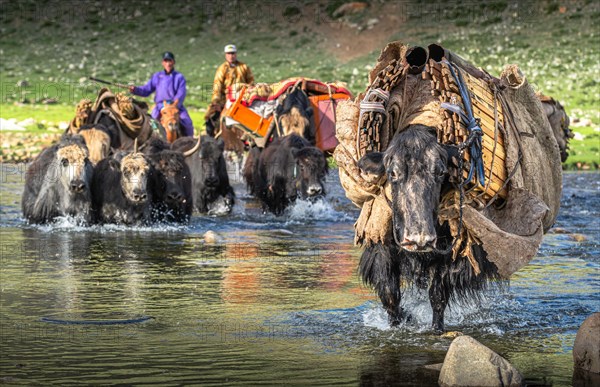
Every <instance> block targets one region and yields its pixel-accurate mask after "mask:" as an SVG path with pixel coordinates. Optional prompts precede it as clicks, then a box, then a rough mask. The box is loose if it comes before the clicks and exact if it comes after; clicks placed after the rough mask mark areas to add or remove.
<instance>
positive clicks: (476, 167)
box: [440, 60, 485, 187]
mask: <svg viewBox="0 0 600 387" xmlns="http://www.w3.org/2000/svg"><path fill="white" fill-rule="evenodd" d="M442 63H444V64H446V65H447V66H448V69H449V70H450V74H451V75H452V77H453V78H454V80H455V81H456V83H457V85H458V88H459V91H460V96H461V98H462V100H463V107H461V106H459V105H458V104H452V103H448V102H443V103H442V104H441V105H440V106H441V107H442V108H444V109H446V110H449V111H451V112H452V113H456V114H457V115H458V116H459V117H460V120H461V122H462V123H463V125H464V126H465V127H466V128H467V130H468V132H469V135H468V138H467V140H465V141H464V142H462V143H460V144H458V148H459V150H462V149H467V148H468V149H469V155H470V158H471V162H470V168H469V174H468V176H467V178H466V179H465V180H464V181H463V182H462V183H461V184H462V185H464V184H467V183H469V182H470V181H471V180H472V178H473V175H475V178H476V179H477V182H478V183H479V184H480V185H481V186H482V187H485V169H484V166H483V150H482V143H481V141H482V137H483V130H482V129H481V124H480V122H479V119H478V118H475V116H474V115H473V106H472V104H471V96H470V94H469V90H468V89H467V87H466V86H465V83H464V80H463V78H462V74H461V72H460V70H459V69H458V67H457V66H456V65H455V64H454V63H451V62H448V61H447V60H443V61H442ZM460 173H462V172H459V174H460Z"/></svg>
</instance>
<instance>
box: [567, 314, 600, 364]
mask: <svg viewBox="0 0 600 387" xmlns="http://www.w3.org/2000/svg"><path fill="white" fill-rule="evenodd" d="M573 361H574V362H575V368H576V369H581V370H584V371H589V372H593V373H596V374H600V312H597V313H594V314H592V315H591V316H590V317H588V318H586V319H585V321H584V322H583V324H581V327H579V330H578V331H577V336H575V343H574V344H573Z"/></svg>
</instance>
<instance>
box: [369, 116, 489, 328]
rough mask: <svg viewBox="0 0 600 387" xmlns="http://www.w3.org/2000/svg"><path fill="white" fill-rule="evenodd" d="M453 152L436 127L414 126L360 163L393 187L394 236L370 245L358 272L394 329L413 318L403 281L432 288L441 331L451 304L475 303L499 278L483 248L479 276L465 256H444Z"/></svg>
mask: <svg viewBox="0 0 600 387" xmlns="http://www.w3.org/2000/svg"><path fill="white" fill-rule="evenodd" d="M449 152H453V153H454V152H456V148H453V147H442V146H441V145H439V144H438V142H437V139H436V134H435V129H434V128H432V127H428V126H423V125H411V126H409V127H408V128H407V129H405V130H403V131H401V132H399V133H398V134H396V135H395V136H394V138H393V139H392V141H391V143H390V145H389V147H388V149H387V150H386V151H385V153H379V152H373V153H369V154H367V155H366V156H364V157H363V158H362V159H360V161H359V164H358V165H359V168H360V169H361V170H362V171H363V172H367V173H372V174H375V175H380V176H383V175H384V174H385V175H386V176H387V180H388V181H389V183H390V185H391V193H392V200H391V203H390V205H391V207H392V211H393V228H392V234H393V235H392V236H390V240H389V241H387V242H386V243H385V244H381V243H377V244H372V245H370V246H367V248H366V249H365V251H364V252H363V254H362V257H361V259H360V266H359V272H360V275H361V276H362V278H363V280H364V281H365V282H366V283H368V284H369V285H371V286H373V287H374V288H375V290H376V291H377V293H378V295H379V298H380V299H381V302H382V303H383V306H384V308H385V309H386V311H387V312H388V316H389V320H390V324H391V325H393V326H395V325H398V324H399V323H400V322H401V321H403V320H405V319H407V318H408V317H409V316H408V315H407V314H405V312H404V310H403V308H402V306H401V297H402V292H401V289H400V283H401V282H402V281H405V282H407V283H412V284H416V285H417V286H418V287H419V288H422V289H428V292H429V301H430V303H431V307H432V309H433V321H432V328H433V329H434V330H435V331H438V332H441V331H444V311H445V309H446V306H447V305H448V302H449V301H450V300H453V299H468V298H471V297H475V298H476V296H477V293H476V292H477V291H478V290H481V289H484V288H485V287H486V285H487V284H488V283H489V281H490V280H491V279H497V278H498V275H497V272H496V266H495V265H493V264H492V263H491V262H489V261H488V260H487V259H486V254H485V252H484V251H483V250H482V249H481V248H478V246H475V247H474V250H475V251H474V255H475V257H476V260H477V261H478V263H479V267H480V269H481V273H480V274H479V275H477V274H475V272H474V270H473V267H472V266H471V264H470V263H469V261H468V259H467V258H466V257H462V256H459V257H457V258H456V260H452V252H449V253H445V251H444V250H446V249H447V248H448V247H449V246H451V244H452V240H453V238H452V236H451V234H450V230H449V227H448V225H447V224H446V223H444V224H442V225H440V224H439V222H438V217H437V211H438V206H439V203H440V197H441V194H443V190H445V189H449V188H451V186H450V184H449V183H448V179H447V176H448V166H449V164H448V162H447V161H448V158H449V155H448V154H449Z"/></svg>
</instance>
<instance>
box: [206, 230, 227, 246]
mask: <svg viewBox="0 0 600 387" xmlns="http://www.w3.org/2000/svg"><path fill="white" fill-rule="evenodd" d="M202 238H204V242H205V243H221V242H223V237H222V236H221V235H219V234H217V233H216V232H214V231H212V230H209V231H207V232H205V233H204V235H203V236H202Z"/></svg>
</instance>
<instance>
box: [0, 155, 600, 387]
mask: <svg viewBox="0 0 600 387" xmlns="http://www.w3.org/2000/svg"><path fill="white" fill-rule="evenodd" d="M23 172H24V168H23V167H19V166H4V169H3V173H2V176H1V178H2V184H1V189H0V216H1V221H0V240H1V266H0V286H1V289H0V308H1V309H0V310H1V317H0V322H1V330H0V343H1V344H0V345H1V351H0V371H1V375H0V377H1V379H0V382H2V383H7V384H35V385H50V384H52V385H70V384H106V383H117V384H127V385H130V384H136V385H137V384H156V385H182V384H201V385H222V384H225V385H229V384H250V385H258V384H266V385H273V384H276V385H280V384H301V385H334V384H344V385H345V384H348V385H357V384H361V385H435V384H436V383H437V376H438V375H437V373H436V372H434V371H430V370H428V369H426V368H424V367H423V366H425V365H427V364H434V363H441V362H443V360H444V356H445V353H446V351H447V349H448V346H449V345H450V342H451V339H446V338H441V337H439V336H435V335H433V334H431V333H430V332H429V331H428V330H427V327H428V326H429V324H430V321H431V309H430V307H429V302H428V301H427V297H425V296H423V295H420V294H407V296H406V298H405V303H406V307H407V308H408V309H409V310H410V311H411V312H412V314H413V320H412V321H411V322H410V323H407V324H405V325H403V326H401V327H399V328H394V329H391V328H389V326H388V325H387V322H386V315H385V312H384V311H383V309H382V308H381V306H380V304H379V301H378V300H377V298H376V297H375V296H374V295H373V293H372V292H371V290H370V289H368V288H367V287H365V286H363V285H362V284H361V282H360V280H359V278H358V275H357V270H356V268H357V264H358V259H359V256H360V251H359V250H358V249H357V248H355V247H354V246H353V244H352V241H353V223H354V221H355V220H356V218H357V216H358V211H357V209H356V208H354V207H353V205H352V204H351V203H350V202H349V201H348V200H347V199H346V198H345V196H344V193H343V190H342V188H341V187H340V185H339V180H338V178H337V174H336V173H335V171H334V172H333V173H331V175H330V176H329V178H328V182H327V186H328V188H329V195H328V197H327V199H326V200H324V201H322V202H317V203H315V204H309V203H302V202H301V203H298V204H296V205H295V206H294V207H293V208H292V209H290V210H289V211H288V212H287V213H286V214H285V215H284V216H281V217H274V216H272V215H263V214H262V213H261V211H260V208H259V206H258V205H257V204H256V203H255V202H254V201H253V200H252V199H251V198H250V197H249V196H248V195H247V194H246V193H245V189H244V186H243V185H242V184H241V182H238V181H236V182H235V186H234V188H235V190H236V193H237V200H238V201H237V204H236V207H235V210H234V213H233V214H232V215H231V216H228V217H223V218H209V217H199V216H194V217H193V219H192V221H191V222H190V224H189V225H185V226H175V225H161V226H155V227H146V228H127V227H117V226H102V227H89V228H83V227H78V226H76V225H75V224H73V222H71V221H69V220H61V221H59V222H57V224H54V225H52V226H28V225H26V224H25V223H24V222H23V220H22V218H21V209H20V196H21V193H22V189H23V182H24V181H23V177H24V173H23ZM599 177H600V175H599V174H597V173H567V174H566V175H565V177H564V192H563V201H562V209H561V213H560V215H559V218H558V220H557V223H556V227H555V228H554V229H553V230H551V232H550V233H548V234H547V235H546V236H545V237H544V242H543V244H542V247H541V249H540V251H539V253H538V256H537V257H536V258H535V259H534V260H533V261H532V262H531V263H530V264H529V265H528V266H526V267H525V268H524V269H523V270H521V271H520V272H518V273H516V274H515V275H513V277H512V278H511V280H510V283H507V284H505V285H504V286H502V287H496V288H494V289H492V290H490V291H488V292H487V293H485V294H484V296H483V297H482V300H481V302H480V303H479V304H477V305H454V306H453V307H452V309H450V310H449V311H448V312H447V318H446V328H447V329H449V330H456V331H460V332H463V333H465V334H469V335H471V336H473V337H475V338H476V339H477V340H479V341H481V342H482V343H483V344H485V345H487V346H489V347H490V348H492V349H493V350H495V351H496V352H498V353H499V354H501V355H502V356H504V357H505V358H507V359H508V360H509V361H510V362H511V363H512V364H513V365H515V366H516V368H517V369H519V370H520V371H521V373H522V374H523V375H524V377H525V379H526V380H527V381H528V383H529V384H530V385H551V384H553V385H555V386H559V385H570V384H571V378H572V372H573V370H572V355H571V350H572V345H573V341H574V339H575V334H576V332H577V328H578V327H579V325H580V324H581V323H582V322H583V320H584V319H585V318H586V317H587V316H589V315H590V314H591V313H593V312H595V311H599V310H600V301H599V299H600V295H599V293H600V273H599V272H600V270H599V269H600V248H599V245H598V236H599V223H598V219H599V218H600V195H598V193H599V191H600V178H599ZM208 230H213V231H216V232H217V233H218V234H219V235H221V236H222V241H220V242H217V243H212V244H208V243H205V242H204V239H203V238H202V236H203V234H204V233H205V232H206V231H208ZM56 320H68V321H71V322H73V321H78V322H82V321H83V322H88V323H87V324H59V323H55V322H56ZM53 321H54V322H53ZM89 322H96V323H89ZM98 322H101V323H103V324H98ZM110 322H114V323H116V322H123V323H124V322H128V324H115V325H108V323H110Z"/></svg>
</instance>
